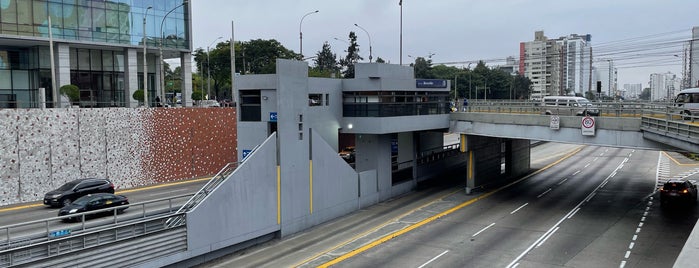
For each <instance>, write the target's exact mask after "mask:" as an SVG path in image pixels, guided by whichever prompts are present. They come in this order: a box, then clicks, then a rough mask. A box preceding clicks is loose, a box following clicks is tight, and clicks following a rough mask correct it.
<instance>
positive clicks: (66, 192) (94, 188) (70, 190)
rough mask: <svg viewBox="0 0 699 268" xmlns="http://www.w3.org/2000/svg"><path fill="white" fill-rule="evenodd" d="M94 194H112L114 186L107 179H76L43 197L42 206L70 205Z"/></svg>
mask: <svg viewBox="0 0 699 268" xmlns="http://www.w3.org/2000/svg"><path fill="white" fill-rule="evenodd" d="M96 193H110V194H113V193H114V184H113V183H112V182H111V181H109V180H108V179H98V178H86V179H77V180H74V181H70V182H67V183H66V184H63V185H62V186H61V187H58V189H56V190H53V191H50V192H48V193H46V195H44V204H45V205H49V206H52V207H61V206H65V205H70V203H71V202H73V201H74V200H76V199H78V198H80V197H82V196H85V195H88V194H96Z"/></svg>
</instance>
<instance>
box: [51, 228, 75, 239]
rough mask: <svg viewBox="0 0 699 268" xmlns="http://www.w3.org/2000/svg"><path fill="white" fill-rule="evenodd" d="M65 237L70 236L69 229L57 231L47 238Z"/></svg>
mask: <svg viewBox="0 0 699 268" xmlns="http://www.w3.org/2000/svg"><path fill="white" fill-rule="evenodd" d="M67 235H70V229H64V230H58V231H53V232H50V233H49V237H51V238H56V237H62V236H67Z"/></svg>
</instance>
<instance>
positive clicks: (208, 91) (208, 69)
mask: <svg viewBox="0 0 699 268" xmlns="http://www.w3.org/2000/svg"><path fill="white" fill-rule="evenodd" d="M221 38H223V36H219V37H218V38H216V40H214V41H213V42H211V44H209V45H208V46H206V99H207V100H208V99H209V95H211V67H210V65H211V62H210V61H209V47H211V45H213V44H214V43H216V41H218V40H219V39H221Z"/></svg>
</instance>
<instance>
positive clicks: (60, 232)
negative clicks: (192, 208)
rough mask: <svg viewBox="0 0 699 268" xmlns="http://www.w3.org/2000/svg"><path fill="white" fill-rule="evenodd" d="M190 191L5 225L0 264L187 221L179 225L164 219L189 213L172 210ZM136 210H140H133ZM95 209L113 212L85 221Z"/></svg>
mask: <svg viewBox="0 0 699 268" xmlns="http://www.w3.org/2000/svg"><path fill="white" fill-rule="evenodd" d="M191 195H192V194H186V195H179V196H175V197H170V198H162V199H156V200H151V201H146V202H139V203H134V204H129V205H124V206H119V207H114V208H106V209H101V210H95V211H90V212H83V213H76V214H73V215H70V216H61V217H53V218H49V219H44V220H36V221H31V222H26V223H19V224H13V225H7V226H2V227H0V234H2V236H3V237H4V240H1V241H0V267H9V266H15V265H21V264H27V263H34V262H36V261H41V260H46V259H48V258H55V257H57V256H59V255H63V254H66V253H71V252H77V251H80V250H82V249H85V248H89V247H96V246H101V245H105V244H110V243H114V242H118V241H122V240H126V239H131V238H134V237H138V236H142V235H146V234H149V233H153V232H158V231H162V230H164V229H168V228H175V227H178V226H181V225H184V222H182V223H180V224H179V225H167V224H165V222H166V221H167V220H168V219H170V218H172V217H173V216H174V217H186V215H179V214H177V213H174V214H173V212H174V211H175V210H176V208H178V207H179V203H182V202H176V200H178V199H182V200H185V199H186V198H188V197H190V196H191ZM124 207H129V210H128V213H122V214H118V213H117V210H119V209H122V208H124ZM135 210H136V211H137V212H134V211H135ZM96 213H111V215H112V216H110V217H103V218H99V219H94V220H92V221H91V222H89V223H88V222H86V221H85V220H86V218H88V217H89V216H90V215H92V214H96ZM69 217H75V218H78V219H80V222H76V223H73V224H65V223H62V220H63V219H66V218H69ZM185 243H186V241H185ZM75 261H77V262H79V261H80V260H75ZM82 261H84V260H82ZM74 263H76V262H73V264H70V265H68V266H75V264H74ZM116 263H117V264H118V263H119V262H116ZM39 266H44V267H46V266H45V265H39ZM117 266H119V265H117Z"/></svg>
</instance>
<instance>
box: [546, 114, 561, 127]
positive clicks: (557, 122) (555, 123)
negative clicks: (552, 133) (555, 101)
mask: <svg viewBox="0 0 699 268" xmlns="http://www.w3.org/2000/svg"><path fill="white" fill-rule="evenodd" d="M549 128H551V129H556V130H557V129H560V128H561V118H560V117H558V116H557V115H552V116H551V122H550V123H549Z"/></svg>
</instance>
